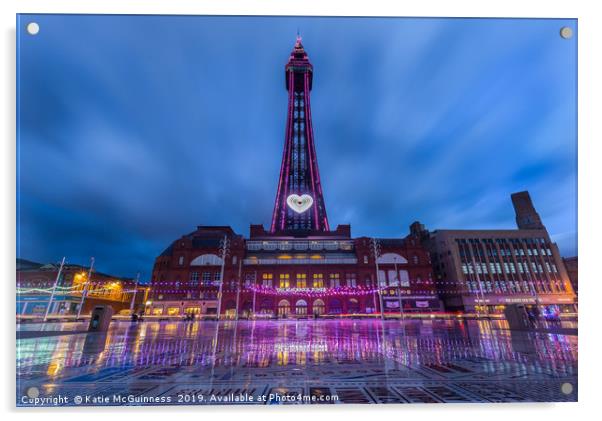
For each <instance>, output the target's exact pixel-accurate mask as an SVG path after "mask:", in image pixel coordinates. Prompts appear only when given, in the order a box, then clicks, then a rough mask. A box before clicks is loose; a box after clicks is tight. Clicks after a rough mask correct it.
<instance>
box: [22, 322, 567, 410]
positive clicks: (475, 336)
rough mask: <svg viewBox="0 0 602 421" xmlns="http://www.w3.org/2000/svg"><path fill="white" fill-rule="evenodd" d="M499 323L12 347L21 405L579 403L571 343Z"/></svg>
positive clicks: (165, 331) (101, 337)
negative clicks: (96, 398) (316, 400)
mask: <svg viewBox="0 0 602 421" xmlns="http://www.w3.org/2000/svg"><path fill="white" fill-rule="evenodd" d="M504 323H505V322H503V321H478V320H472V321H439V320H435V321H405V322H403V323H401V322H400V321H398V320H391V321H385V322H381V321H379V320H341V321H336V320H332V321H325V320H318V321H313V320H307V321H240V322H220V323H219V324H218V323H216V322H210V321H204V322H149V321H145V322H142V323H139V324H132V323H130V322H113V323H112V325H111V327H110V329H109V331H108V332H107V333H106V334H98V333H95V334H75V335H73V334H71V335H63V336H51V337H39V338H33V339H20V340H18V342H17V403H18V404H19V405H28V402H27V401H26V400H23V396H25V395H26V394H27V393H28V391H30V390H31V388H32V387H35V388H37V389H38V390H39V392H40V397H43V396H59V395H60V396H68V397H70V398H71V399H70V400H69V402H68V403H67V405H72V404H73V397H74V396H81V395H102V396H110V395H113V394H118V395H124V396H125V395H128V396H130V398H129V399H130V401H131V402H129V404H141V403H142V401H141V400H139V399H138V400H137V399H132V398H131V397H132V396H133V397H145V398H148V397H152V398H157V397H162V398H163V399H162V403H163V404H165V403H172V404H178V403H189V404H191V403H219V402H210V401H209V400H208V397H209V396H232V394H234V395H238V394H249V395H256V396H260V395H265V396H269V395H270V394H276V393H278V394H281V395H287V394H290V395H293V394H301V395H304V396H305V395H307V396H321V395H328V396H336V402H335V403H405V402H410V403H412V402H421V403H430V402H525V401H537V402H541V401H576V400H577V336H574V335H561V334H550V333H540V332H536V333H532V332H511V331H509V330H507V329H504V327H505V326H504ZM85 327H86V326H85V324H81V323H80V324H78V323H64V324H58V323H56V324H46V325H33V324H32V325H22V326H20V329H27V330H53V329H61V330H69V331H72V330H80V329H85ZM567 392H568V393H567ZM30 394H31V393H30ZM201 395H202V398H203V399H204V400H203V401H202V402H198V401H197V402H195V397H199V396H201ZM182 396H185V398H182ZM191 397H192V398H191ZM168 398H169V399H168ZM182 399H185V400H184V401H182ZM83 403H84V404H86V402H83ZM125 403H126V404H127V403H128V402H127V401H126V402H125ZM155 403H156V402H155V401H152V402H148V401H147V402H144V404H155ZM260 403H268V404H271V403H282V402H280V401H278V400H277V399H271V400H270V399H268V402H260ZM296 403H299V402H296ZM328 403H332V401H330V402H328ZM88 404H92V402H89V403H88ZM96 404H98V402H96ZM103 404H112V405H114V404H120V403H119V402H117V403H115V402H104V403H103ZM121 404H123V402H122V403H121Z"/></svg>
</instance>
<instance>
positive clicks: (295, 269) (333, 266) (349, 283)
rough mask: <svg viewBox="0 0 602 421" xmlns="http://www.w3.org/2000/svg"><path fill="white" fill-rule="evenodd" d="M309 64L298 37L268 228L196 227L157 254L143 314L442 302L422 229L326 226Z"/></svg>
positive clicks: (315, 310) (397, 310) (310, 311)
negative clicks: (388, 233)
mask: <svg viewBox="0 0 602 421" xmlns="http://www.w3.org/2000/svg"><path fill="white" fill-rule="evenodd" d="M313 70H314V69H313V66H312V64H311V63H310V61H309V58H308V55H307V53H306V52H305V49H304V48H303V45H302V44H301V39H300V38H299V37H298V38H297V41H296V43H295V46H294V48H293V51H292V52H291V55H290V57H289V60H288V62H287V64H286V65H285V87H286V89H287V92H288V108H287V113H286V133H285V142H284V150H283V154H282V164H281V169H280V176H279V178H278V183H277V188H276V199H275V203H274V208H273V214H272V220H271V224H270V226H269V227H267V228H266V227H264V226H262V225H251V226H250V232H249V236H248V237H247V238H245V237H244V236H243V235H241V234H238V233H236V232H234V231H233V230H232V228H231V227H229V226H199V227H198V228H197V229H196V230H195V231H193V232H191V233H189V234H186V235H183V236H182V237H180V238H178V239H177V240H175V241H174V242H173V243H172V244H171V245H169V247H167V249H165V251H163V252H162V253H161V254H160V255H159V256H158V257H157V258H156V260H155V264H154V267H153V272H152V279H151V282H152V285H151V288H152V292H151V295H150V297H149V301H148V302H147V303H146V310H145V311H146V313H147V314H153V315H162V316H163V315H164V316H177V315H184V314H191V313H193V314H199V315H208V314H209V315H211V314H219V315H220V317H228V318H234V317H282V318H284V317H287V318H292V317H297V318H304V317H313V316H316V315H320V316H323V317H327V316H346V315H359V314H364V315H369V314H376V313H381V311H382V312H383V313H385V314H387V313H390V314H395V315H400V314H401V313H403V312H414V313H415V312H425V311H429V312H430V311H439V310H442V305H441V301H440V300H439V298H438V296H437V293H436V288H435V283H434V278H433V274H432V266H431V261H430V255H429V252H428V251H427V249H426V248H425V246H424V245H423V244H422V243H421V239H420V237H418V236H417V235H416V234H410V235H408V236H406V237H405V238H401V237H400V238H379V239H376V238H368V237H359V238H353V237H352V236H351V226H350V225H338V226H337V227H336V228H335V229H331V228H330V224H329V221H328V215H327V212H326V204H325V200H324V195H323V191H322V185H321V181H320V172H319V168H318V160H317V156H316V148H315V141H314V133H313V127H312V118H311V101H310V92H311V90H312V87H313Z"/></svg>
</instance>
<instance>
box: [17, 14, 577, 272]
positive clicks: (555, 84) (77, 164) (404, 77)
mask: <svg viewBox="0 0 602 421" xmlns="http://www.w3.org/2000/svg"><path fill="white" fill-rule="evenodd" d="M34 20H35V21H36V22H38V23H39V24H40V32H39V34H38V35H36V36H30V35H28V34H27V33H26V32H25V29H24V28H25V26H26V24H27V23H28V22H30V21H34ZM562 26H570V27H572V28H573V30H574V33H575V34H576V32H577V27H576V21H575V20H532V19H528V20H527V19H524V20H502V19H482V20H481V19H426V18H424V19H411V18H405V19H393V18H384V19H377V18H374V19H373V18H301V17H278V18H274V17H272V18H269V17H253V18H249V17H193V16H93V15H21V17H20V20H19V22H18V32H19V34H18V44H19V45H18V66H19V69H18V79H19V86H18V101H19V103H18V105H19V109H18V113H19V122H18V134H19V139H18V207H19V209H18V223H19V228H18V235H19V238H18V256H19V257H23V258H28V259H32V260H36V261H44V262H46V261H57V260H59V259H60V258H61V257H62V256H63V255H66V256H67V258H68V260H69V261H70V262H73V263H87V261H88V260H89V257H90V256H95V258H96V262H97V265H98V268H99V269H100V270H103V271H106V272H113V273H115V274H118V275H122V276H133V275H134V274H135V273H136V272H137V271H142V272H143V274H146V277H148V276H149V273H150V271H151V269H152V263H153V260H154V257H155V256H156V255H157V254H159V253H160V252H161V251H162V250H163V249H164V248H165V247H167V245H169V243H170V242H171V241H173V240H174V239H176V238H177V237H179V236H180V235H182V234H184V233H188V232H191V231H193V230H194V229H195V227H196V226H197V225H201V224H203V225H212V224H215V225H231V226H232V227H233V228H234V229H235V230H236V231H237V232H239V233H241V234H245V235H248V227H249V224H250V223H263V224H264V225H265V226H268V225H269V222H270V217H271V212H272V208H273V201H274V196H275V194H276V187H277V186H276V184H277V178H278V172H279V169H280V159H281V155H282V147H283V142H284V124H285V114H286V101H287V97H286V90H285V88H284V64H285V63H286V60H287V59H288V55H289V54H290V51H291V49H292V46H293V44H294V41H295V36H296V33H297V30H299V31H300V33H301V35H302V37H303V44H304V46H305V48H306V50H307V52H308V54H309V57H310V60H311V61H312V63H313V65H314V72H315V73H314V85H313V86H314V89H313V91H312V107H313V108H312V112H313V113H312V114H313V124H314V132H315V139H316V148H317V155H318V161H319V165H320V171H321V178H322V183H323V189H324V194H325V201H326V207H327V212H328V216H329V220H330V224H331V226H333V227H334V226H336V225H337V224H345V223H350V224H351V225H352V234H353V235H354V236H362V235H367V236H383V237H400V236H405V235H406V234H407V232H408V225H409V224H410V223H411V222H413V221H415V220H420V221H421V222H423V223H424V224H426V225H427V227H428V228H430V229H436V228H441V229H443V228H457V229H471V228H513V227H514V226H515V223H514V212H513V209H512V204H511V201H510V194H511V193H512V192H515V191H521V190H529V191H530V192H531V196H532V198H533V201H534V203H535V206H536V208H537V209H538V211H539V213H540V215H541V217H542V218H543V220H544V223H545V224H546V225H547V227H548V230H549V232H550V234H551V236H552V238H553V239H554V240H555V241H557V242H558V245H559V247H560V249H561V252H562V253H563V254H564V255H567V256H568V255H575V254H576V253H577V209H576V207H577V202H576V198H577V137H576V114H577V112H576V77H577V76H576V54H577V47H576V41H577V40H576V36H575V37H573V38H572V39H570V40H566V39H563V38H561V37H560V36H559V30H560V28H561V27H562Z"/></svg>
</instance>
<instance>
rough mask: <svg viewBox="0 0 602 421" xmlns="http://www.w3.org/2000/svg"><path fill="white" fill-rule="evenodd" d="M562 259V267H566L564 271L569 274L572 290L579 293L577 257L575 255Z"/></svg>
mask: <svg viewBox="0 0 602 421" xmlns="http://www.w3.org/2000/svg"><path fill="white" fill-rule="evenodd" d="M563 260H564V267H565V268H566V272H567V274H568V275H569V280H570V281H571V285H572V286H573V290H574V291H575V294H579V277H578V275H579V270H578V269H579V265H578V258H577V256H575V257H566V258H564V259H563Z"/></svg>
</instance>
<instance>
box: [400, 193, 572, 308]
mask: <svg viewBox="0 0 602 421" xmlns="http://www.w3.org/2000/svg"><path fill="white" fill-rule="evenodd" d="M512 203H513V205H514V209H515V213H516V224H517V228H518V229H504V230H448V229H437V230H434V231H428V230H427V229H426V228H425V227H424V225H422V224H420V223H419V222H415V223H414V224H412V226H411V227H410V230H411V233H412V234H413V235H414V236H416V237H419V238H421V242H422V244H423V245H424V246H425V247H427V248H428V249H429V251H430V253H431V260H432V262H433V270H434V273H435V280H436V283H437V289H438V291H439V293H440V297H441V298H442V299H443V301H444V304H445V307H446V308H447V309H450V310H479V311H485V312H489V313H500V312H502V311H503V310H504V307H505V306H506V305H508V304H524V305H526V306H528V307H529V306H530V307H532V308H533V309H535V307H537V308H538V311H539V312H540V313H543V314H544V315H548V314H549V315H552V314H558V313H560V312H573V311H575V292H574V290H573V287H572V286H571V282H570V280H569V275H568V273H567V270H566V268H565V265H564V261H563V259H562V257H561V256H560V253H559V251H558V247H557V246H556V244H555V243H554V242H552V240H551V239H550V236H549V234H548V232H547V230H546V228H545V226H544V225H543V223H542V221H541V218H540V217H539V214H538V213H537V211H536V210H535V208H534V206H533V203H532V201H531V197H530V195H529V193H528V192H526V191H524V192H519V193H514V194H513V195H512ZM535 311H537V310H535Z"/></svg>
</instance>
